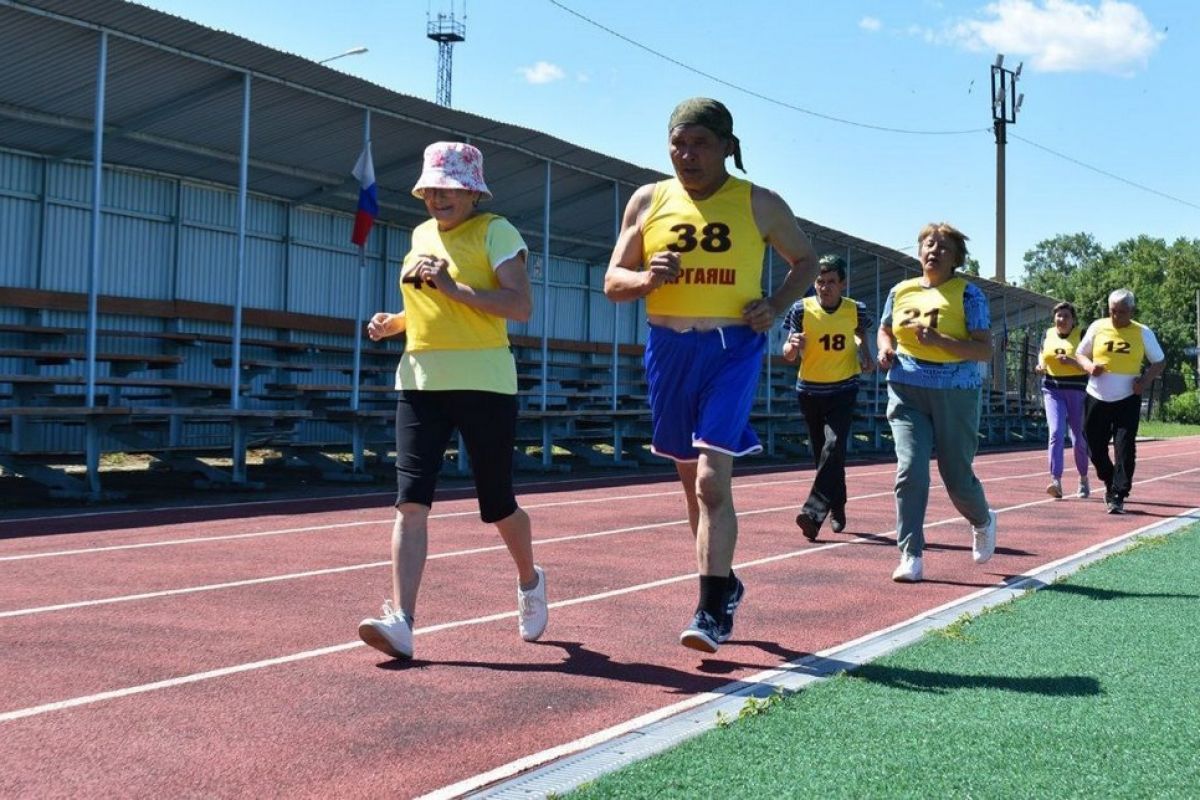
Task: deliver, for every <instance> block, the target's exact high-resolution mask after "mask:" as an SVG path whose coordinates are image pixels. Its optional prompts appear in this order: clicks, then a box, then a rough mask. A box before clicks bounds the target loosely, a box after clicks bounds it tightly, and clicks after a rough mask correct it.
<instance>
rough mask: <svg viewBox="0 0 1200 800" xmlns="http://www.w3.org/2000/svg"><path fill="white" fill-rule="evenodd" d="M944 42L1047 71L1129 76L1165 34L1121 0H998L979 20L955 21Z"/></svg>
mask: <svg viewBox="0 0 1200 800" xmlns="http://www.w3.org/2000/svg"><path fill="white" fill-rule="evenodd" d="M938 38H939V39H940V40H944V41H949V42H952V43H955V44H959V45H961V46H964V47H967V48H968V49H971V50H976V51H983V52H988V53H1004V54H1005V55H1008V56H1010V57H1016V58H1018V59H1022V58H1023V59H1028V61H1029V66H1031V67H1033V68H1034V69H1038V70H1041V71H1043V72H1093V71H1095V72H1108V73H1114V74H1120V75H1127V74H1130V73H1132V72H1134V71H1135V70H1137V69H1138V68H1140V67H1144V66H1145V65H1146V62H1147V61H1148V60H1149V58H1150V55H1151V53H1153V52H1154V50H1155V49H1156V48H1157V47H1158V45H1159V43H1160V42H1162V40H1163V39H1165V38H1166V34H1164V33H1162V32H1161V31H1158V30H1156V29H1155V28H1154V27H1153V26H1152V25H1151V24H1150V20H1148V19H1146V15H1145V14H1143V13H1142V10H1141V9H1140V8H1138V7H1137V6H1136V5H1134V4H1133V3H1127V2H1122V1H1121V0H1100V3H1099V5H1093V4H1090V3H1087V2H1072V0H1041V2H1034V0H997V2H993V3H989V4H988V5H987V6H986V7H985V9H984V16H983V18H981V19H968V20H964V21H961V22H958V23H956V24H954V25H951V26H950V27H949V28H948V29H947V31H946V32H945V34H944V35H943V36H940V37H938Z"/></svg>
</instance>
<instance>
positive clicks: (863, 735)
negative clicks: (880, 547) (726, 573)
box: [570, 525, 1200, 800]
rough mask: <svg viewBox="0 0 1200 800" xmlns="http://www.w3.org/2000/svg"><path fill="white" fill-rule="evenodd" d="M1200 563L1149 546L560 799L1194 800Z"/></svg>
mask: <svg viewBox="0 0 1200 800" xmlns="http://www.w3.org/2000/svg"><path fill="white" fill-rule="evenodd" d="M1197 563H1200V525H1193V526H1191V527H1190V528H1189V529H1188V530H1186V531H1182V532H1180V533H1177V534H1174V535H1172V536H1169V537H1156V538H1153V539H1150V540H1147V541H1146V542H1145V543H1144V544H1142V545H1140V546H1138V547H1135V548H1132V549H1131V550H1129V551H1127V552H1125V553H1123V554H1121V555H1119V556H1116V557H1112V558H1108V559H1105V560H1103V561H1101V562H1099V563H1096V564H1093V565H1092V566H1090V567H1088V568H1086V569H1084V570H1082V571H1081V572H1079V573H1077V574H1076V575H1074V576H1072V577H1070V578H1068V579H1066V580H1063V581H1059V582H1056V583H1054V584H1052V585H1050V586H1047V587H1045V588H1043V589H1042V590H1040V591H1038V592H1033V593H1030V594H1028V595H1026V596H1024V597H1022V598H1020V599H1018V600H1016V601H1014V602H1012V603H1010V604H1007V605H1005V606H1001V607H999V608H997V609H994V610H993V611H990V612H987V613H985V614H982V615H980V616H979V617H975V618H973V619H959V620H956V621H955V622H954V623H953V624H952V625H951V626H949V628H947V629H946V630H945V631H943V632H941V633H939V634H937V635H930V636H927V637H925V638H924V639H923V640H922V641H920V642H918V643H917V644H915V645H913V646H911V647H909V648H906V649H904V650H901V651H898V652H897V653H894V654H892V655H891V656H889V657H887V658H884V659H881V660H879V661H876V662H873V663H871V664H867V665H864V666H863V667H861V668H859V669H857V670H855V671H854V672H849V673H843V674H841V675H839V676H837V677H835V678H832V679H830V680H828V681H825V682H822V683H820V684H818V685H816V686H813V687H811V688H809V689H806V690H804V691H803V692H800V693H797V694H793V695H788V696H780V697H778V698H777V699H776V698H772V700H773V702H770V703H769V705H767V706H766V707H764V708H760V707H759V706H760V704H762V703H763V702H766V701H757V702H756V704H755V708H754V709H753V710H752V711H749V712H747V713H742V714H739V715H738V718H737V719H736V720H726V721H725V723H726V724H725V725H724V727H719V728H717V729H716V730H713V731H711V732H709V733H706V734H704V735H703V736H700V737H697V738H696V739H693V740H691V741H689V742H687V743H685V744H684V745H682V746H680V747H678V748H675V749H674V750H671V751H669V752H667V753H664V754H662V755H660V756H658V757H656V758H653V759H649V760H647V761H643V762H640V763H638V764H635V765H633V766H632V767H629V768H628V769H626V770H623V771H621V772H619V773H616V774H614V775H609V776H605V777H602V778H600V779H599V780H597V781H596V782H594V783H592V784H589V785H588V786H586V787H581V788H580V789H579V791H577V792H575V793H572V794H571V795H570V797H572V798H644V797H653V798H655V800H664V798H694V797H705V796H712V797H721V798H729V797H733V798H762V797H821V798H826V797H837V798H840V797H845V798H861V797H913V798H926V797H955V798H960V797H961V798H967V797H988V798H991V797H1004V798H1007V797H1013V798H1028V797H1155V798H1175V797H1178V798H1194V797H1197V796H1198V793H1197V787H1200V758H1197V756H1196V754H1197V753H1200V581H1197V579H1196V568H1195V565H1196V564H1197ZM763 712H769V713H763Z"/></svg>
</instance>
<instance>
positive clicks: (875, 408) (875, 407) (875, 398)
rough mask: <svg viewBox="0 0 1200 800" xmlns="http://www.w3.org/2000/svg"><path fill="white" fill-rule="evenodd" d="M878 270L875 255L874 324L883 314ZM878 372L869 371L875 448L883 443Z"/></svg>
mask: <svg viewBox="0 0 1200 800" xmlns="http://www.w3.org/2000/svg"><path fill="white" fill-rule="evenodd" d="M879 272H880V264H879V256H875V324H876V325H880V324H882V323H881V321H880V319H879V317H880V315H882V314H883V297H882V296H881V292H882V287H881V285H880V277H879ZM875 349H876V354H877V355H878V350H879V348H878V347H876V348H875ZM880 372H882V370H880V369H879V368H878V367H876V369H875V371H874V372H872V373H871V374H872V375H874V376H875V378H874V380H875V389H874V391H873V392H872V393H871V397H872V402H871V438H872V439H873V440H874V445H875V449H876V450H878V449H879V448H880V446H881V445H882V444H883V437H882V436H881V434H880V430H879V417H880V411H879V395H880V391H879V384H880V382H881V381H882V380H883V375H881V374H880Z"/></svg>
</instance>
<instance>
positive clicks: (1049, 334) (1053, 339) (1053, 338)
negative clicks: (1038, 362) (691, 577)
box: [1042, 325, 1087, 378]
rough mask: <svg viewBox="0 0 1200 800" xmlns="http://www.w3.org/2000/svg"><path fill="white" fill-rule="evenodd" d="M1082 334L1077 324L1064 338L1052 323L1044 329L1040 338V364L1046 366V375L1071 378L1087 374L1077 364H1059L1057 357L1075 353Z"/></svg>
mask: <svg viewBox="0 0 1200 800" xmlns="http://www.w3.org/2000/svg"><path fill="white" fill-rule="evenodd" d="M1082 335H1083V333H1082V331H1080V329H1079V326H1078V325H1076V326H1075V327H1074V328H1072V329H1071V332H1070V333H1068V334H1067V337H1066V338H1065V339H1064V338H1063V337H1062V336H1061V335H1059V333H1058V328H1056V327H1054V326H1053V325H1051V326H1050V327H1049V328H1048V329H1047V330H1046V335H1045V336H1044V337H1043V338H1042V365H1043V366H1044V367H1045V368H1046V374H1047V375H1050V376H1051V377H1054V378H1071V377H1078V376H1080V375H1086V374H1087V373H1086V372H1084V371H1083V368H1082V367H1080V366H1079V365H1078V364H1075V363H1070V364H1060V363H1059V362H1058V358H1057V357H1058V356H1073V355H1075V350H1076V348H1078V347H1079V339H1080V338H1081V336H1082Z"/></svg>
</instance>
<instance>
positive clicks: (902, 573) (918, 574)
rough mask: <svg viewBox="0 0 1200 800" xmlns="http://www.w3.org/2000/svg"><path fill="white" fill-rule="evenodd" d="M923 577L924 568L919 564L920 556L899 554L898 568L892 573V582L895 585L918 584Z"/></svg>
mask: <svg viewBox="0 0 1200 800" xmlns="http://www.w3.org/2000/svg"><path fill="white" fill-rule="evenodd" d="M924 576H925V568H924V566H923V565H922V564H921V557H920V556H910V555H909V554H908V553H901V554H900V566H898V567H896V570H895V571H894V572H893V573H892V580H894V581H895V582H896V583H920V581H921V578H923V577H924Z"/></svg>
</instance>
